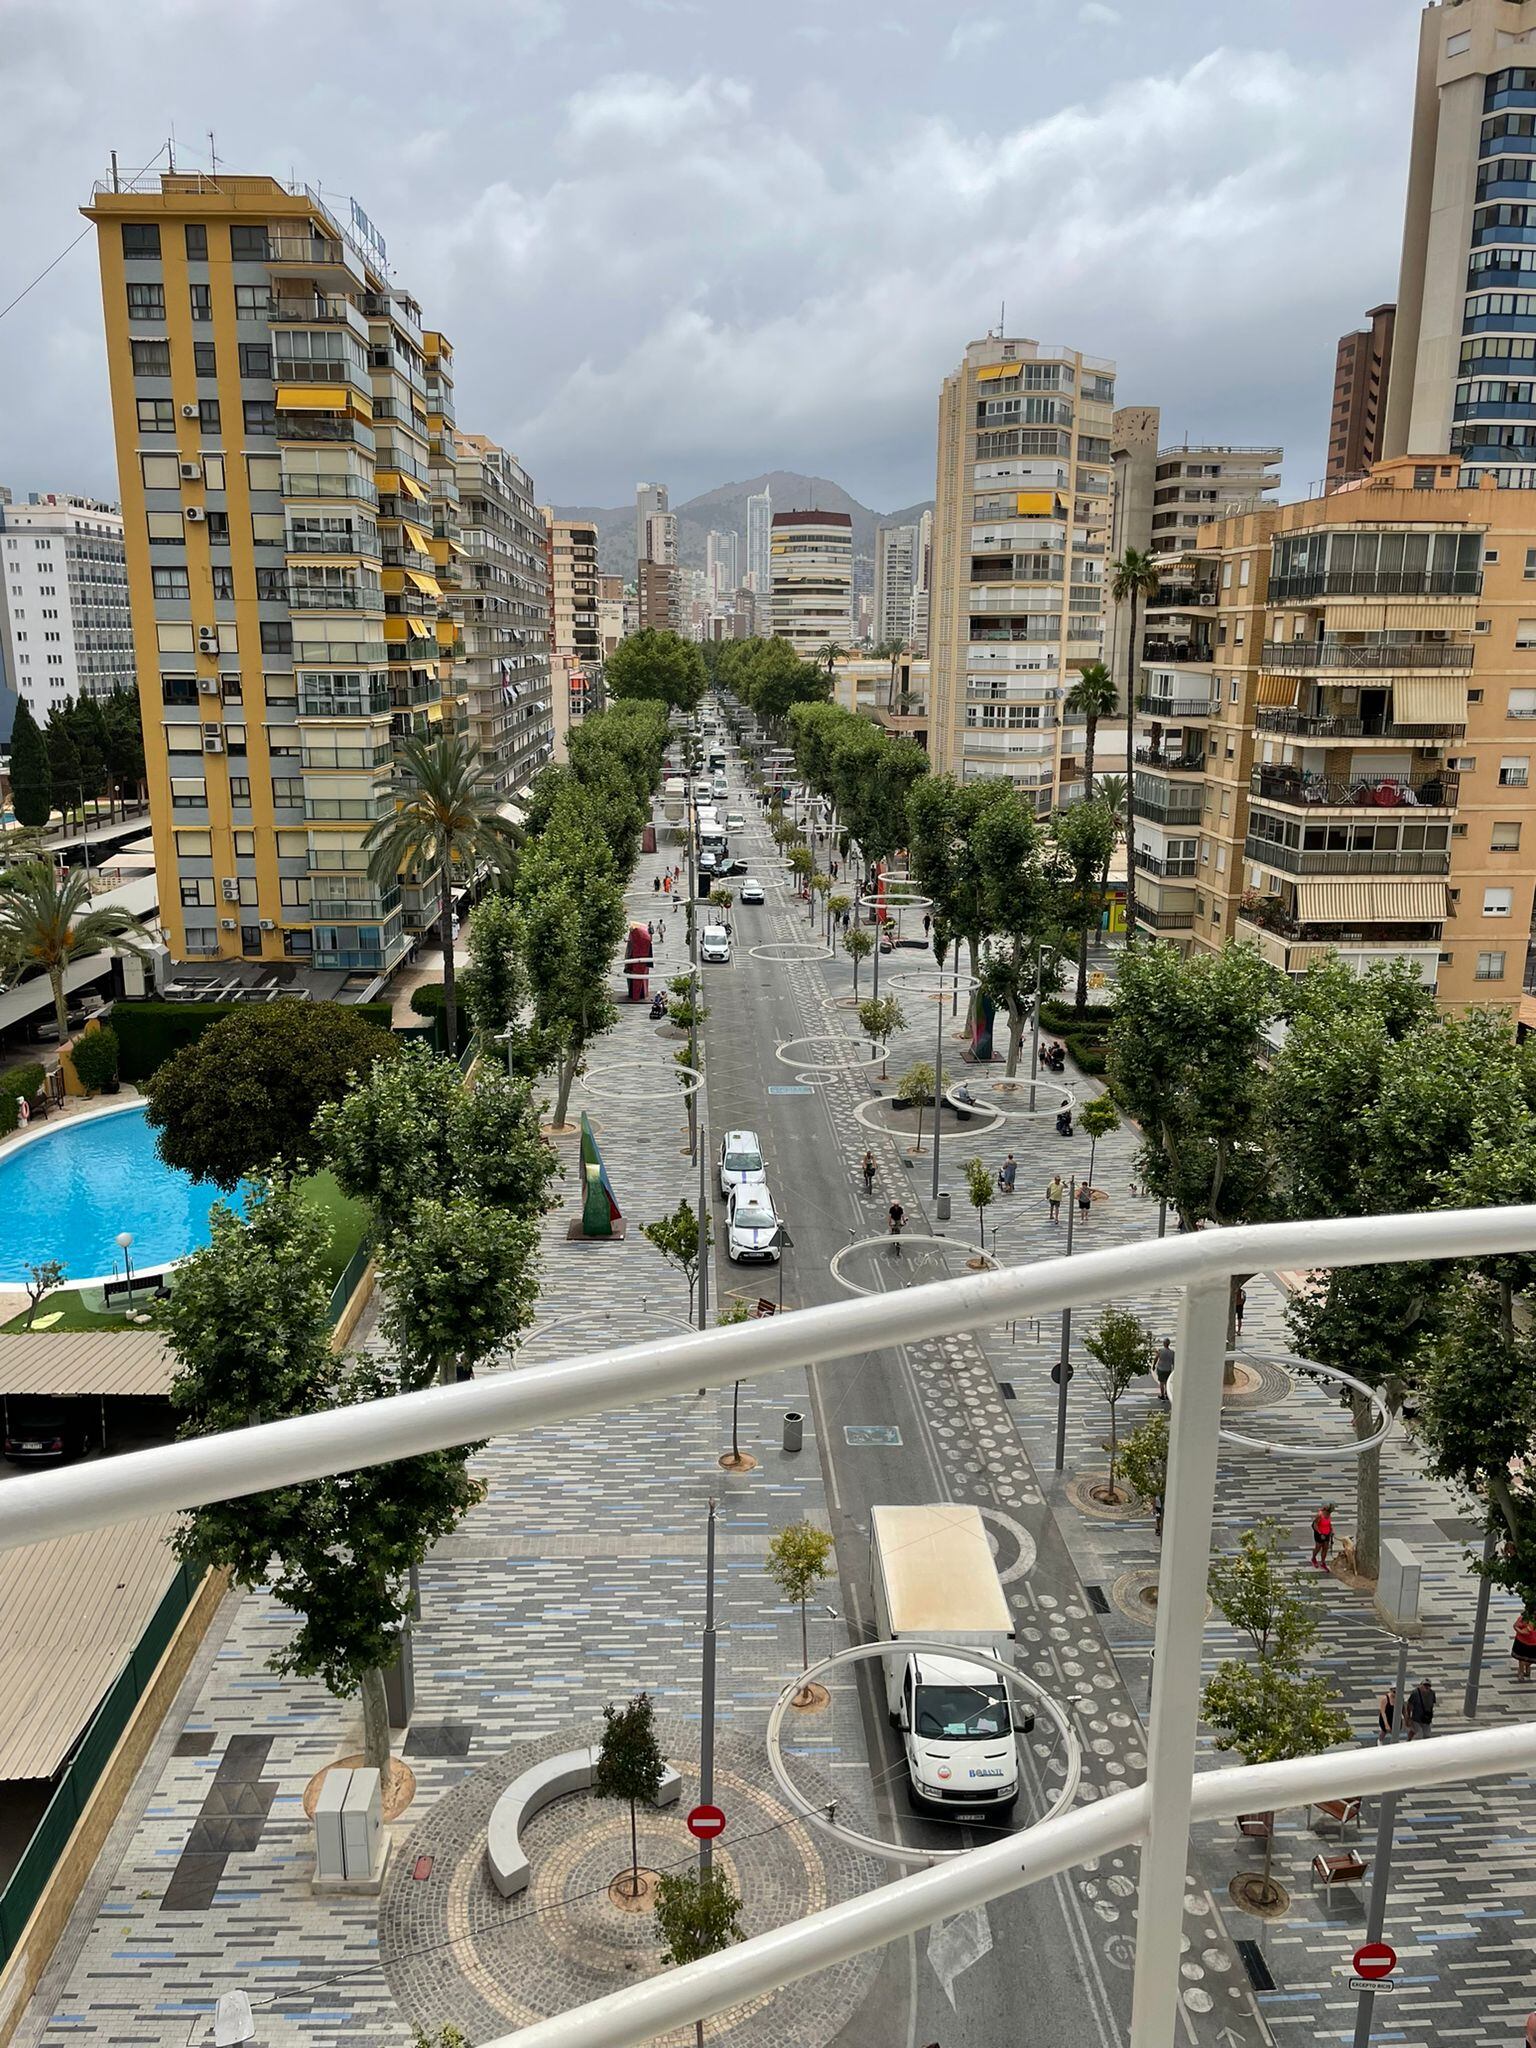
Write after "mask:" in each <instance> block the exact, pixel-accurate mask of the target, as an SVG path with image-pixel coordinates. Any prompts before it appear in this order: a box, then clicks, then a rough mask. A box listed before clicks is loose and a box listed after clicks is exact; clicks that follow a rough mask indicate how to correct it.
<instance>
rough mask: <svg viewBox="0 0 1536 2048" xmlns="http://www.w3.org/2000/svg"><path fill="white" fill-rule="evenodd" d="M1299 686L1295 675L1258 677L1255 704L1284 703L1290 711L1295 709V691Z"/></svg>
mask: <svg viewBox="0 0 1536 2048" xmlns="http://www.w3.org/2000/svg"><path fill="white" fill-rule="evenodd" d="M1300 688H1301V682H1300V678H1299V677H1296V676H1276V675H1265V676H1260V677H1259V687H1258V694H1257V695H1256V696H1255V698H1254V702H1255V703H1256V704H1284V705H1286V706H1288V708H1289V709H1290V710H1292V711H1294V710H1295V709H1296V693H1297V691H1298V690H1299V689H1300Z"/></svg>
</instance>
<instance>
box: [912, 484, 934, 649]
mask: <svg viewBox="0 0 1536 2048" xmlns="http://www.w3.org/2000/svg"><path fill="white" fill-rule="evenodd" d="M932 588H933V513H932V511H931V510H929V511H927V512H925V513H924V514H923V516H922V518H921V519H919V520H918V522H917V540H916V543H915V544H914V546H913V549H912V608H911V613H910V616H909V618H908V622H907V642H908V645H909V646H910V647H911V649H912V652H913V653H914V654H915V655H916V656H917V657H918V658H919V659H920V660H922V661H926V660H927V658H928V594H929V592H930V591H931V590H932Z"/></svg>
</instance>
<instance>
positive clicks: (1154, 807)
mask: <svg viewBox="0 0 1536 2048" xmlns="http://www.w3.org/2000/svg"><path fill="white" fill-rule="evenodd" d="M1191 798H1193V799H1194V801H1193V802H1191V801H1190V799H1191ZM1136 815H1137V817H1138V818H1149V819H1151V820H1152V821H1153V823H1154V824H1158V825H1198V824H1199V822H1200V819H1201V817H1202V815H1203V812H1202V809H1201V803H1200V796H1199V792H1198V791H1196V790H1185V789H1169V790H1166V791H1164V792H1163V793H1162V794H1160V795H1149V794H1146V793H1144V792H1143V791H1142V790H1141V789H1140V788H1139V787H1138V788H1137V791H1136Z"/></svg>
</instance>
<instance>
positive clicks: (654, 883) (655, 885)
mask: <svg viewBox="0 0 1536 2048" xmlns="http://www.w3.org/2000/svg"><path fill="white" fill-rule="evenodd" d="M651 894H652V895H653V896H659V895H660V894H661V877H660V875H652V877H651Z"/></svg>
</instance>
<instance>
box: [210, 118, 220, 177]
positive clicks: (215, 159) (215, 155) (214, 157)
mask: <svg viewBox="0 0 1536 2048" xmlns="http://www.w3.org/2000/svg"><path fill="white" fill-rule="evenodd" d="M208 165H209V169H210V170H211V171H212V173H213V175H214V177H217V176H218V175H219V152H218V151H217V150H216V149H215V148H214V146H213V130H212V129H211V128H210V129H209V130H208Z"/></svg>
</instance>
